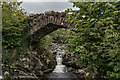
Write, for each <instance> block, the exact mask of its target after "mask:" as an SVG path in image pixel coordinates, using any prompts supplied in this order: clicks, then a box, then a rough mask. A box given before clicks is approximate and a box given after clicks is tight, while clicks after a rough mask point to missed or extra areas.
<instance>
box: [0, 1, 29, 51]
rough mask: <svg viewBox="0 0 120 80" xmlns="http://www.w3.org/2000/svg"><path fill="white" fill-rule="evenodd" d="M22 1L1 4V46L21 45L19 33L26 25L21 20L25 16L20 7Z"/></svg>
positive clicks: (12, 46)
mask: <svg viewBox="0 0 120 80" xmlns="http://www.w3.org/2000/svg"><path fill="white" fill-rule="evenodd" d="M21 3H22V2H4V3H3V4H2V25H3V26H2V37H3V40H2V42H3V48H4V49H6V48H14V47H18V46H21V40H22V38H21V35H22V31H23V29H24V28H25V27H26V26H25V25H24V24H23V21H24V20H25V18H26V17H27V16H26V15H25V13H24V11H23V9H22V8H21V7H20V5H21Z"/></svg>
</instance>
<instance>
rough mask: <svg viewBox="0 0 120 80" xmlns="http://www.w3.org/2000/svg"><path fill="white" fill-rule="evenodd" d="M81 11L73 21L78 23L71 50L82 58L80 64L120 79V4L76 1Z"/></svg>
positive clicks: (71, 37) (74, 28) (72, 16)
mask: <svg viewBox="0 0 120 80" xmlns="http://www.w3.org/2000/svg"><path fill="white" fill-rule="evenodd" d="M73 4H74V7H75V6H76V7H78V8H79V10H72V9H68V10H67V11H66V12H68V13H72V14H71V16H69V20H70V21H71V22H74V25H73V27H72V28H71V31H73V34H72V35H70V38H69V40H68V42H69V43H70V45H69V50H70V51H71V52H73V53H74V54H76V55H79V58H78V61H77V63H78V64H81V65H83V66H86V67H87V68H88V71H89V72H91V73H92V72H95V71H98V73H99V76H100V77H104V78H115V79H116V78H120V2H110V3H108V2H104V3H103V2H95V3H91V2H73Z"/></svg>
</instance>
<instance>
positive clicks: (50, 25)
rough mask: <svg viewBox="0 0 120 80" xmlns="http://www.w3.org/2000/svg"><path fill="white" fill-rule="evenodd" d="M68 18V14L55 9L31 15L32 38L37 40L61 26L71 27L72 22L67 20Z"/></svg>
mask: <svg viewBox="0 0 120 80" xmlns="http://www.w3.org/2000/svg"><path fill="white" fill-rule="evenodd" d="M67 18H68V14H66V13H64V12H54V11H52V12H50V13H44V14H43V13H42V14H35V15H33V16H29V20H31V22H30V34H31V36H32V40H33V41H34V40H35V41H37V40H39V39H41V38H42V37H44V36H46V35H47V34H49V33H51V32H53V31H55V30H57V29H59V28H69V27H70V26H71V23H70V22H66V20H67Z"/></svg>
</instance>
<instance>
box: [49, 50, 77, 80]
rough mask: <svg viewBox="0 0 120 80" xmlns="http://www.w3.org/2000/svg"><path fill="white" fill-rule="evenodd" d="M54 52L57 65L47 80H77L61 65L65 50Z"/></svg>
mask: <svg viewBox="0 0 120 80" xmlns="http://www.w3.org/2000/svg"><path fill="white" fill-rule="evenodd" d="M56 52H57V54H56V62H57V65H56V66H55V69H54V70H53V72H52V73H51V74H50V75H49V76H48V78H49V80H77V77H76V76H75V75H74V74H73V73H72V72H69V71H68V68H67V67H66V66H65V65H63V64H62V61H63V59H62V57H63V56H64V54H65V50H62V49H57V50H56Z"/></svg>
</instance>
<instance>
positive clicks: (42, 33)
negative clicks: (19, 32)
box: [32, 24, 66, 41]
mask: <svg viewBox="0 0 120 80" xmlns="http://www.w3.org/2000/svg"><path fill="white" fill-rule="evenodd" d="M59 28H66V27H63V26H59V25H55V24H48V25H46V26H45V27H42V28H40V29H39V30H37V31H36V32H35V33H34V34H33V35H32V41H38V40H39V39H41V38H42V37H44V36H46V35H48V34H50V33H52V32H53V31H55V30H57V29H59Z"/></svg>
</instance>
